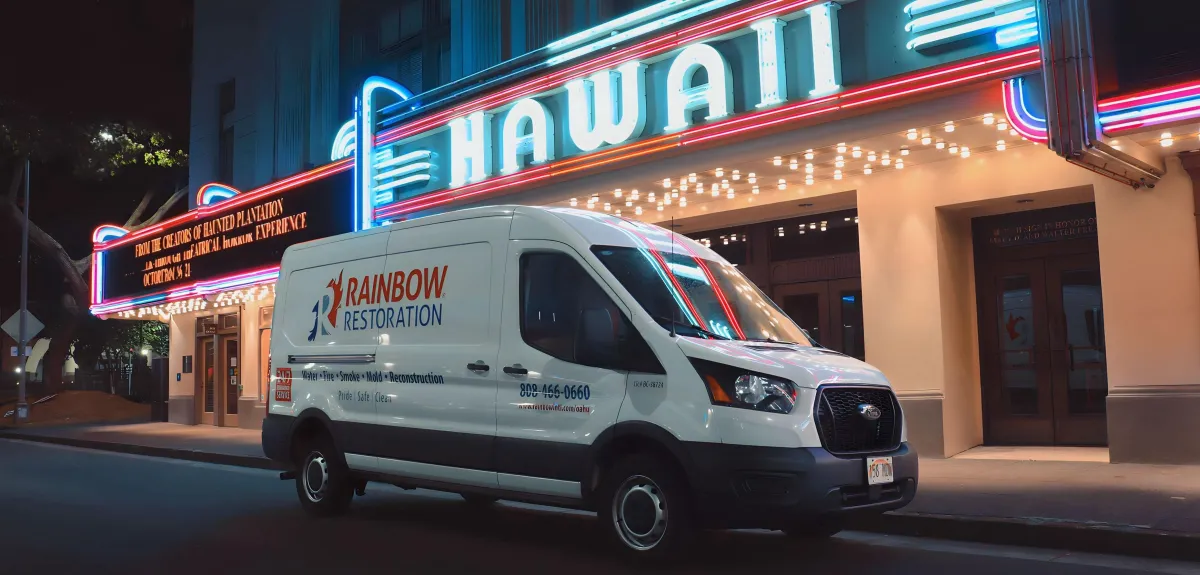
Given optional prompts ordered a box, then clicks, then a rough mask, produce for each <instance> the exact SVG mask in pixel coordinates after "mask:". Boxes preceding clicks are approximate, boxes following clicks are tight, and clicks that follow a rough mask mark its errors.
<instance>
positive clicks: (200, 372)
mask: <svg viewBox="0 0 1200 575" xmlns="http://www.w3.org/2000/svg"><path fill="white" fill-rule="evenodd" d="M208 343H211V344H212V346H213V357H212V361H211V363H213V364H214V365H211V366H210V365H208V364H209V363H210V362H209V361H208V359H207V358H206V357H205V355H204V345H205V344H208ZM217 348H218V345H217V335H216V334H212V335H204V336H201V337H197V338H196V360H195V362H194V363H195V364H196V378H195V379H196V391H195V393H196V423H199V424H200V425H218V421H220V419H219V417H220V408H219V406H220V399H219V398H218V397H217V395H218V394H217V392H216V391H215V390H214V391H213V410H212V412H211V413H210V412H206V411H204V393H205V392H204V386H205V382H204V378H205V371H206V370H207V369H208V368H210V367H211V368H212V370H213V381H212V384H211V385H212V386H214V387H215V386H216V385H217V380H218V375H219V374H218V373H217V368H216V365H215V364H216V363H217V353H218V351H219V350H218V349H217Z"/></svg>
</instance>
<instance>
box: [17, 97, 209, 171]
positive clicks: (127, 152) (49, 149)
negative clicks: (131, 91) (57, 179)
mask: <svg viewBox="0 0 1200 575" xmlns="http://www.w3.org/2000/svg"><path fill="white" fill-rule="evenodd" d="M172 144H173V142H172V139H171V137H170V136H169V135H168V134H166V133H164V132H161V131H158V130H152V129H147V128H142V127H139V126H135V125H132V124H121V123H113V122H76V121H73V120H71V119H70V118H66V119H64V117H62V116H46V115H41V114H38V113H37V112H36V111H34V110H32V109H30V108H27V107H22V106H21V105H19V104H17V103H15V102H11V101H0V156H9V157H10V158H24V157H30V158H32V159H35V160H39V161H43V162H47V161H53V160H59V159H66V160H67V161H68V163H69V164H70V165H71V167H72V169H73V171H74V172H75V174H76V175H77V176H80V177H83V178H89V179H97V178H104V177H110V176H114V175H116V174H117V172H118V171H120V170H121V169H122V168H126V167H130V166H147V167H157V168H182V167H185V166H186V165H187V159H188V158H187V154H186V153H185V152H184V151H183V150H181V149H179V148H176V147H174V146H173V145H172Z"/></svg>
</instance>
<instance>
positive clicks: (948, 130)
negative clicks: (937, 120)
mask: <svg viewBox="0 0 1200 575" xmlns="http://www.w3.org/2000/svg"><path fill="white" fill-rule="evenodd" d="M944 129H945V130H946V133H947V134H949V133H951V132H953V131H954V122H946V124H945V128H944Z"/></svg>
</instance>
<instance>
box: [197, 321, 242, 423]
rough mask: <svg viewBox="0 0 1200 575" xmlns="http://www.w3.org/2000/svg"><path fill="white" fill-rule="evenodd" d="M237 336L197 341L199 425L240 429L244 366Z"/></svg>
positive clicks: (209, 337) (206, 338) (214, 336)
mask: <svg viewBox="0 0 1200 575" xmlns="http://www.w3.org/2000/svg"><path fill="white" fill-rule="evenodd" d="M239 349H240V348H239V347H238V337H237V336H236V335H211V336H206V337H202V338H200V339H197V340H196V355H197V356H198V361H197V363H198V365H197V367H198V368H199V372H198V375H199V377H197V378H196V380H197V386H198V387H199V389H197V394H196V395H197V398H198V399H199V401H198V403H199V405H198V410H199V412H200V423H202V424H204V425H219V426H226V427H237V425H238V397H239V396H240V395H241V393H240V391H241V383H242V381H241V372H240V370H241V367H240V366H239V363H238V355H239V354H238V350H239Z"/></svg>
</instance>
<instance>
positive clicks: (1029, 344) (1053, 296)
mask: <svg viewBox="0 0 1200 575" xmlns="http://www.w3.org/2000/svg"><path fill="white" fill-rule="evenodd" d="M985 266H986V267H985V268H984V270H983V273H981V274H980V279H981V285H980V286H979V287H980V290H979V291H980V310H979V317H980V345H981V347H982V352H983V353H982V354H981V356H980V361H981V367H982V379H983V381H982V383H983V396H984V410H985V425H986V437H985V441H987V442H988V443H993V444H996V443H999V444H1041V445H1105V444H1107V432H1106V430H1107V428H1106V418H1105V400H1106V398H1107V394H1108V370H1107V367H1106V357H1105V355H1106V354H1105V341H1104V304H1103V300H1102V297H1101V293H1102V292H1101V285H1100V261H1099V256H1098V255H1097V254H1095V253H1090V254H1082V255H1064V256H1052V257H1042V258H1031V259H1025V260H1017V261H1005V262H997V263H992V264H985Z"/></svg>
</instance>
